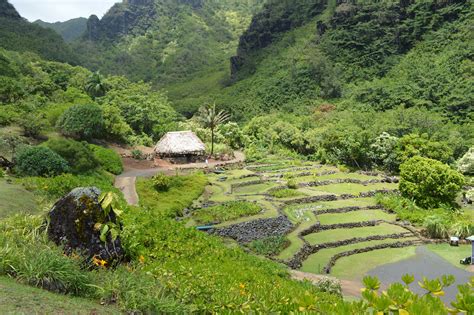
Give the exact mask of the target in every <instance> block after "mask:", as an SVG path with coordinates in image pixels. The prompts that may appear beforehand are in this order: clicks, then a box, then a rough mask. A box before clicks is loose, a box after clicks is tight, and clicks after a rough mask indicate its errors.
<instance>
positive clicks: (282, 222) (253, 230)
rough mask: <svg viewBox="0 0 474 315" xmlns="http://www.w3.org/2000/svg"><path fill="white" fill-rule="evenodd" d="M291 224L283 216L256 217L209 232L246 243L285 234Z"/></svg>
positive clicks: (290, 227)
mask: <svg viewBox="0 0 474 315" xmlns="http://www.w3.org/2000/svg"><path fill="white" fill-rule="evenodd" d="M292 228H293V224H292V223H291V222H290V221H289V220H288V218H287V217H285V216H279V217H277V218H271V219H258V220H254V221H248V222H243V223H238V224H234V225H230V226H228V227H224V228H218V229H212V230H210V231H209V233H210V234H215V235H219V236H222V237H229V238H232V239H234V240H236V241H238V242H239V243H248V242H251V241H254V240H258V239H262V238H266V237H269V236H279V235H286V234H287V233H288V232H290V230H291V229H292Z"/></svg>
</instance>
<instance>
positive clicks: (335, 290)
mask: <svg viewBox="0 0 474 315" xmlns="http://www.w3.org/2000/svg"><path fill="white" fill-rule="evenodd" d="M316 287H318V288H319V290H321V291H322V292H327V293H330V294H334V295H338V296H341V297H342V287H341V283H340V282H339V280H337V279H333V278H329V277H323V278H321V279H320V280H318V282H317V283H316Z"/></svg>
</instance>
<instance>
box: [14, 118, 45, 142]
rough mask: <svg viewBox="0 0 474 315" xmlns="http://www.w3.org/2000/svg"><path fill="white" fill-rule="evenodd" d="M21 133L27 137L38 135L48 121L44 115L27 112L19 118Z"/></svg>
mask: <svg viewBox="0 0 474 315" xmlns="http://www.w3.org/2000/svg"><path fill="white" fill-rule="evenodd" d="M19 124H20V126H21V128H23V134H24V135H25V136H27V137H33V138H36V137H38V136H39V135H40V134H41V132H42V131H43V130H44V129H46V127H48V121H47V120H46V118H45V117H43V116H40V115H35V114H28V115H26V116H25V117H23V118H22V119H20V120H19Z"/></svg>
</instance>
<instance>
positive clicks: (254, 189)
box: [234, 182, 278, 195]
mask: <svg viewBox="0 0 474 315" xmlns="http://www.w3.org/2000/svg"><path fill="white" fill-rule="evenodd" d="M277 185H278V184H277V183H273V182H269V183H262V184H256V185H249V186H242V187H237V188H235V189H234V193H235V194H242V195H245V194H263V193H265V192H267V191H268V190H269V189H271V188H273V187H276V186H277Z"/></svg>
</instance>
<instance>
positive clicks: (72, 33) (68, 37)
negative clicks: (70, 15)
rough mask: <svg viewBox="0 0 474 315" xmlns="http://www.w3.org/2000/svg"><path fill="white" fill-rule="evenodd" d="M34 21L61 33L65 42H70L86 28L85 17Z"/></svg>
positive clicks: (81, 34) (82, 33)
mask: <svg viewBox="0 0 474 315" xmlns="http://www.w3.org/2000/svg"><path fill="white" fill-rule="evenodd" d="M34 23H35V24H38V25H40V26H42V27H44V28H50V29H52V30H53V31H55V32H56V33H58V34H59V35H61V36H62V38H63V39H64V40H65V41H66V42H72V41H74V40H76V39H78V38H79V37H81V36H83V35H84V32H85V31H86V28H87V19H86V18H76V19H72V20H69V21H65V22H55V23H48V22H44V21H41V20H37V21H35V22H34Z"/></svg>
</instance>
